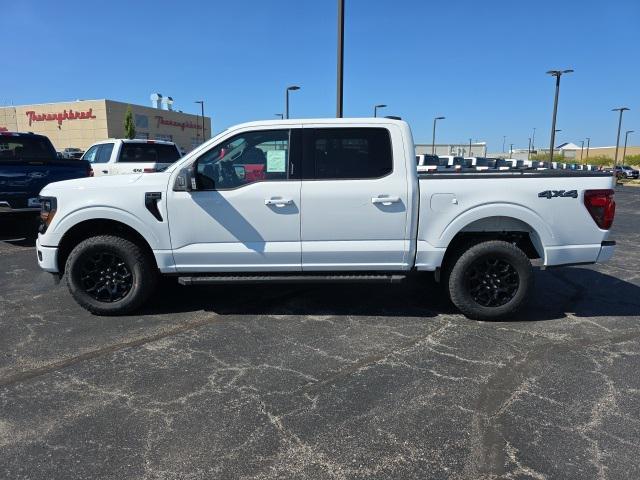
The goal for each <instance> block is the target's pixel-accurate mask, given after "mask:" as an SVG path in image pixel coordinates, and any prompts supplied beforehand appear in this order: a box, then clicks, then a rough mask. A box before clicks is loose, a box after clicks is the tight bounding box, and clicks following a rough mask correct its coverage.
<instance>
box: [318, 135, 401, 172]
mask: <svg viewBox="0 0 640 480" xmlns="http://www.w3.org/2000/svg"><path fill="white" fill-rule="evenodd" d="M312 138H313V148H312V150H311V151H312V152H313V158H314V178H316V179H366V178H380V177H383V176H385V175H387V174H389V173H391V171H392V170H393V158H392V152H391V138H390V136H389V131H388V130H387V129H385V128H319V129H315V130H314V131H313V134H312ZM307 151H309V150H307Z"/></svg>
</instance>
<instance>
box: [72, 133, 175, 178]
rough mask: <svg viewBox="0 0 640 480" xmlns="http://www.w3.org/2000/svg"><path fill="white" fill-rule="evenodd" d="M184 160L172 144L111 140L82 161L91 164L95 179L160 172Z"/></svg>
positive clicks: (98, 145)
mask: <svg viewBox="0 0 640 480" xmlns="http://www.w3.org/2000/svg"><path fill="white" fill-rule="evenodd" d="M180 157H181V155H180V151H179V150H178V147H177V145H176V144H175V143H173V142H165V141H162V140H137V139H134V140H127V139H117V138H110V139H108V140H103V141H102V142H97V143H94V144H93V145H91V146H90V147H89V148H88V149H87V151H86V152H85V154H84V155H83V156H82V159H83V160H87V161H88V162H89V163H90V164H91V169H92V171H93V176H94V177H100V176H102V175H123V174H129V173H153V172H159V171H162V170H164V169H166V168H167V167H169V166H170V165H171V164H173V163H174V162H175V161H176V160H178V159H179V158H180Z"/></svg>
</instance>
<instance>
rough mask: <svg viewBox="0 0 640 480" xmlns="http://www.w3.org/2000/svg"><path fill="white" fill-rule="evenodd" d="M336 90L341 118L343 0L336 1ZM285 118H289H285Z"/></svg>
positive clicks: (338, 111) (337, 106)
mask: <svg viewBox="0 0 640 480" xmlns="http://www.w3.org/2000/svg"><path fill="white" fill-rule="evenodd" d="M337 73H338V78H337V88H336V117H337V118H342V100H343V94H342V88H343V84H344V82H343V80H344V76H343V73H344V0H338V68H337ZM287 118H289V117H288V116H287Z"/></svg>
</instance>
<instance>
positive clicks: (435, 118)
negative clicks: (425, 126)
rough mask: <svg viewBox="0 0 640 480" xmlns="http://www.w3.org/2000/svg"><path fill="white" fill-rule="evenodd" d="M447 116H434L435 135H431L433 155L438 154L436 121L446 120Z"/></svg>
mask: <svg viewBox="0 0 640 480" xmlns="http://www.w3.org/2000/svg"><path fill="white" fill-rule="evenodd" d="M444 119H445V117H434V119H433V136H432V137H431V155H435V154H436V122H437V121H438V120H444Z"/></svg>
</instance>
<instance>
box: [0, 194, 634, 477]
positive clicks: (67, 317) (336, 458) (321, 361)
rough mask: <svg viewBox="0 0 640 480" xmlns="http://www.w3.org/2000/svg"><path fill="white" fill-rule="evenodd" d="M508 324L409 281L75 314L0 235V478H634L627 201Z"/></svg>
mask: <svg viewBox="0 0 640 480" xmlns="http://www.w3.org/2000/svg"><path fill="white" fill-rule="evenodd" d="M617 202H618V210H617V216H616V221H615V224H614V233H615V235H614V238H615V239H616V240H617V241H618V249H617V252H616V255H615V256H614V259H613V260H612V261H611V262H610V263H608V264H606V265H597V266H580V267H570V268H561V269H555V270H549V271H546V272H537V273H536V281H537V285H536V293H535V296H534V298H533V300H532V301H531V303H530V305H529V308H528V309H527V311H526V312H525V313H523V314H522V315H521V317H520V318H518V319H517V321H510V322H499V323H485V322H477V321H471V320H468V319H466V318H464V317H463V316H461V315H459V314H457V313H456V311H455V310H454V309H453V307H451V306H450V305H449V304H448V302H447V301H445V300H444V299H443V295H442V293H441V291H440V290H439V289H438V286H437V285H435V284H434V283H433V282H431V281H427V280H425V281H423V282H419V281H412V282H410V283H406V284H400V285H394V286H371V285H353V286H345V285H336V286H333V285H326V286H308V285H305V286H295V285H294V286H282V285H278V286H265V287H262V286H261V287H256V286H235V287H207V288H204V287H198V288H196V287H180V286H178V285H176V284H173V283H170V282H167V283H166V284H163V286H162V287H161V288H160V290H159V291H158V293H157V294H156V296H155V298H154V300H153V302H152V304H151V305H150V306H149V307H148V308H147V309H146V310H145V311H143V312H141V313H140V314H139V315H136V316H131V317H119V318H101V317H94V316H92V315H90V314H88V313H87V312H85V311H84V310H82V309H81V308H80V307H78V306H77V305H76V304H75V303H74V301H73V300H72V299H71V297H70V295H69V294H68V293H67V291H66V287H65V286H64V284H60V285H55V283H54V281H53V279H52V277H51V276H50V275H49V274H46V273H44V272H41V271H40V270H39V269H38V268H37V265H36V261H35V252H34V247H33V234H32V233H31V232H32V224H30V223H29V222H25V221H23V220H20V221H17V220H10V221H6V220H4V221H2V222H0V239H1V240H2V241H1V242H0V292H1V293H0V478H2V479H11V480H15V479H27V478H28V479H47V480H49V479H67V478H69V479H83V478H87V479H89V478H91V479H94V478H110V479H142V478H145V479H205V478H206V479H212V478H216V479H225V478H233V479H236V478H239V479H240V478H278V479H282V478H292V479H306V478H323V479H324V478H336V479H351V478H367V479H372V478H376V479H377V478H394V479H409V478H420V479H425V478H438V479H441V478H451V479H462V478H464V479H479V478H487V479H488V478H511V479H543V478H547V479H551V478H562V479H581V480H582V479H590V478H594V479H605V478H607V479H627V478H640V463H639V462H638V458H640V376H639V375H638V370H640V325H639V324H638V321H639V320H640V249H639V248H638V246H639V244H640V188H632V187H625V188H620V189H619V191H618V192H617Z"/></svg>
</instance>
